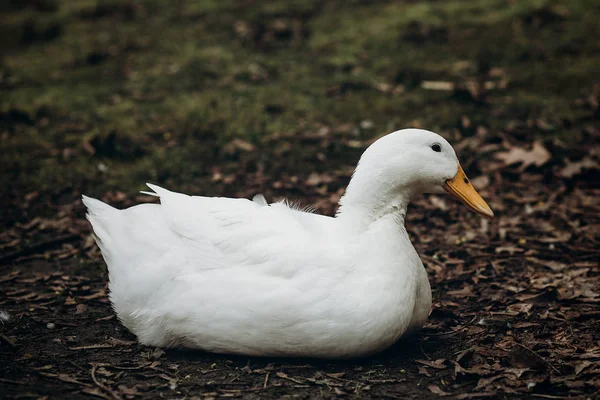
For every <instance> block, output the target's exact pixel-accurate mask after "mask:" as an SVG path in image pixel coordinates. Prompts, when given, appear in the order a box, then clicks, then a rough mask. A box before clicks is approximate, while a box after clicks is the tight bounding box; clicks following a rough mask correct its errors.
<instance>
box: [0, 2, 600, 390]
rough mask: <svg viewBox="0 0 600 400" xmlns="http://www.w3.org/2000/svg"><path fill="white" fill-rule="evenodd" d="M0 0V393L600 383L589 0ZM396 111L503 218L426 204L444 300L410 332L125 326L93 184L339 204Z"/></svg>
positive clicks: (596, 9)
mask: <svg viewBox="0 0 600 400" xmlns="http://www.w3.org/2000/svg"><path fill="white" fill-rule="evenodd" d="M0 12H1V14H0V51H1V52H0V90H1V96H0V140H1V146H0V152H1V157H0V167H1V171H2V173H1V174H0V184H1V185H2V188H3V189H2V196H1V197H0V227H1V230H0V293H1V296H0V319H1V322H0V359H1V360H2V363H1V364H0V397H2V398H91V397H102V398H107V399H118V398H158V397H161V398H187V399H192V398H218V397H244V398H258V397H267V398H269V397H270V398H280V397H301V398H313V397H325V398H332V397H362V398H370V397H375V398H425V399H428V398H432V399H433V398H438V397H444V396H447V397H451V398H458V399H468V398H479V397H487V398H503V399H504V398H508V399H510V398H521V397H522V398H532V397H539V398H549V399H555V398H567V397H568V398H578V399H579V398H581V399H585V398H598V397H600V334H599V332H600V322H599V321H600V320H599V317H600V267H599V265H598V260H599V258H600V257H599V256H600V251H599V244H600V206H599V203H598V198H599V197H600V189H599V187H600V185H599V183H600V178H599V176H600V175H599V174H598V172H599V171H598V170H599V158H600V153H599V152H598V139H599V138H600V131H599V126H600V123H599V119H600V107H599V94H600V82H599V81H598V74H597V68H598V65H600V41H599V39H598V38H599V37H600V25H598V24H597V20H598V18H600V4H599V3H598V2H595V1H584V0H577V1H570V2H559V1H542V0H540V1H511V0H485V1H479V2H471V1H458V0H451V1H443V2H442V1H420V2H414V1H386V0H379V1H373V2H371V1H358V0H354V1H347V2H344V1H335V0H330V1H310V0H297V1H289V2H288V1H260V2H257V1H252V0H238V1H219V0H215V1H208V0H207V1H202V2H195V1H186V0H178V1H173V2H162V1H158V0H154V1H136V0H129V1H125V0H123V1H114V0H109V1H97V2H96V1H91V0H87V1H84V0H81V1H69V2H66V1H65V2H58V1H55V0H28V1H21V2H19V1H8V2H3V3H2V5H0ZM401 127H423V128H427V129H430V130H434V131H437V132H440V133H441V134H442V135H443V136H445V137H446V138H448V139H449V140H450V141H451V142H452V143H453V144H454V146H455V148H456V151H457V154H458V156H459V158H460V159H461V161H462V163H463V167H464V169H465V171H466V172H467V175H469V176H470V178H471V179H472V181H473V183H474V185H475V187H476V188H478V190H479V192H480V193H481V194H482V196H483V197H484V198H486V199H487V200H488V202H489V204H490V206H491V207H492V209H493V210H494V211H495V213H496V217H495V218H494V219H492V220H489V221H488V220H484V219H481V218H480V217H478V216H476V215H474V214H472V213H470V212H469V211H468V210H467V209H466V208H465V207H464V206H462V205H461V204H459V203H457V202H455V201H454V200H451V199H450V198H448V197H445V196H425V197H423V198H421V199H419V200H418V201H417V202H415V204H412V205H411V207H410V209H409V215H408V218H407V228H408V231H409V233H410V235H411V238H412V240H413V242H414V244H415V247H416V248H417V250H418V251H419V253H420V255H421V257H422V259H423V262H424V264H425V265H426V268H427V271H428V273H429V277H430V281H431V284H432V288H433V296H434V304H433V310H432V313H431V316H430V319H429V321H428V323H427V325H426V326H425V327H424V329H423V330H422V331H421V332H420V333H418V334H417V335H415V336H414V337H411V338H403V339H401V340H400V341H399V342H398V343H397V344H396V345H395V346H394V347H393V348H391V349H389V350H386V351H384V352H382V353H381V354H378V355H376V356H373V357H370V358H367V359H361V360H352V361H322V360H310V359H305V360H303V359H262V358H248V357H231V356H221V355H212V354H206V353H202V352H198V351H185V350H167V351H162V350H160V349H154V348H148V347H144V346H140V345H138V344H137V343H136V341H135V337H134V336H133V335H131V334H130V333H128V332H127V331H126V330H125V329H124V328H123V327H122V326H121V325H120V324H119V322H118V320H117V319H116V317H115V315H114V313H113V312H112V310H111V307H110V304H109V302H108V298H107V274H106V269H105V266H104V263H103V261H102V259H101V257H100V254H99V252H98V250H97V248H96V247H95V245H94V243H93V240H92V238H91V236H90V227H89V225H88V224H87V221H86V220H85V217H84V209H83V206H82V204H81V203H80V200H79V199H80V195H81V194H82V193H85V194H88V195H91V196H95V197H99V198H102V199H103V200H105V201H107V202H109V203H111V204H113V205H115V206H118V207H126V206H130V205H133V204H136V203H139V202H143V201H153V200H152V199H151V198H149V197H148V196H143V195H140V194H139V193H138V191H139V190H143V188H144V185H143V184H144V183H145V182H154V183H158V184H161V185H163V186H165V187H169V188H171V189H174V190H179V191H184V192H187V193H192V194H202V195H223V196H240V197H251V196H253V195H254V194H256V193H264V194H265V196H266V197H267V199H269V200H274V199H277V198H281V197H287V198H290V199H292V200H294V201H298V202H300V203H301V204H302V205H309V204H313V205H316V207H317V208H318V210H319V212H321V213H324V214H328V215H332V214H333V213H334V211H335V208H336V204H337V200H338V199H339V197H340V195H341V194H342V193H343V189H344V187H345V185H346V184H347V183H348V180H349V179H350V176H351V173H352V168H353V166H354V165H355V164H356V162H357V160H358V157H359V156H360V153H361V152H362V151H363V149H364V148H365V147H366V146H368V144H369V143H370V142H371V141H372V140H373V139H374V138H376V137H377V136H379V135H381V134H383V133H386V132H390V131H392V130H394V129H399V128H401ZM231 295H234V294H231Z"/></svg>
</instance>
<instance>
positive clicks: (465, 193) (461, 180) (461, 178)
mask: <svg viewBox="0 0 600 400" xmlns="http://www.w3.org/2000/svg"><path fill="white" fill-rule="evenodd" d="M444 190H446V192H448V193H450V195H451V196H452V197H455V198H457V199H458V200H460V201H462V202H463V203H464V204H465V205H466V206H467V207H469V208H470V209H471V211H474V212H476V213H477V214H480V215H483V216H485V217H489V218H492V217H493V216H494V212H493V211H492V209H491V208H490V206H488V204H487V203H486V202H485V200H483V199H482V198H481V196H480V195H479V193H477V191H476V190H475V188H474V187H473V185H472V184H471V181H469V179H468V178H467V175H465V171H463V169H462V167H461V166H460V164H458V172H457V173H456V176H454V178H452V179H449V180H447V181H446V183H444Z"/></svg>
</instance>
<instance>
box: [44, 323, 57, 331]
mask: <svg viewBox="0 0 600 400" xmlns="http://www.w3.org/2000/svg"><path fill="white" fill-rule="evenodd" d="M46 328H48V329H54V328H56V324H55V323H54V322H48V324H47V325H46Z"/></svg>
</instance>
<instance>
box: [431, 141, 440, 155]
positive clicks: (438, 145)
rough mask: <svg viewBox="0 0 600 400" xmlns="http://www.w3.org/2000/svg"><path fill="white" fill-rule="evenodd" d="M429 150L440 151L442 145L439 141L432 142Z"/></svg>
mask: <svg viewBox="0 0 600 400" xmlns="http://www.w3.org/2000/svg"><path fill="white" fill-rule="evenodd" d="M431 150H433V151H435V152H437V153H439V152H440V151H442V146H441V145H440V144H439V143H434V144H432V145H431Z"/></svg>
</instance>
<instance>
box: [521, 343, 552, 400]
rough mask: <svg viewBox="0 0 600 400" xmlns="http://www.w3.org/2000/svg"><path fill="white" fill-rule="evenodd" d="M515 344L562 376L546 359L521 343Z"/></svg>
mask: <svg viewBox="0 0 600 400" xmlns="http://www.w3.org/2000/svg"><path fill="white" fill-rule="evenodd" d="M515 344H516V345H517V346H521V347H522V348H524V349H525V350H527V351H529V352H531V353H532V354H534V355H535V356H536V357H539V358H540V359H541V360H542V361H543V362H545V363H546V364H548V366H549V367H550V368H552V369H553V370H554V371H556V373H557V374H559V375H562V374H561V373H560V371H559V370H558V369H556V367H555V366H554V365H552V364H550V363H549V362H548V361H547V360H546V359H545V358H544V357H542V356H540V355H539V354H538V353H536V352H535V351H533V350H531V349H530V348H529V347H527V346H525V345H522V344H521V343H519V342H515ZM558 398H559V399H560V398H561V397H558Z"/></svg>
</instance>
